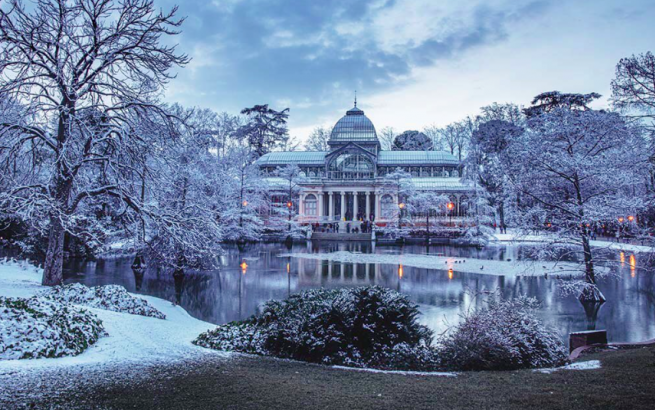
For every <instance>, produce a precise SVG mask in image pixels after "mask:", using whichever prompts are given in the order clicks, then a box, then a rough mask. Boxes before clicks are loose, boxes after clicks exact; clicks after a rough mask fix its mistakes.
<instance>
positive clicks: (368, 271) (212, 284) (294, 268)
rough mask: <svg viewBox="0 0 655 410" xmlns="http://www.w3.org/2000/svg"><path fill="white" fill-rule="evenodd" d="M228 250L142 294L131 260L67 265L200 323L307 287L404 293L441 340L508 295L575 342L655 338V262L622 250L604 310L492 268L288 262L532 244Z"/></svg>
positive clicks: (91, 282)
mask: <svg viewBox="0 0 655 410" xmlns="http://www.w3.org/2000/svg"><path fill="white" fill-rule="evenodd" d="M224 249H225V252H224V255H223V256H221V257H220V265H221V266H220V268H219V269H217V270H215V271H209V272H192V271H191V272H188V273H187V274H186V275H185V276H184V277H183V278H182V279H180V280H174V278H173V277H172V275H171V273H170V271H168V270H164V269H157V268H149V269H148V270H147V271H146V273H145V275H144V277H143V281H142V283H139V286H138V287H137V283H136V281H135V277H134V275H133V273H132V270H131V268H130V265H131V263H132V258H131V257H122V258H115V259H104V260H99V261H97V262H86V261H79V260H71V261H68V262H67V263H66V265H65V269H64V277H65V282H66V283H72V282H79V283H83V284H85V285H88V286H97V285H106V284H118V285H123V286H125V287H126V288H127V289H128V291H130V292H135V293H142V294H146V295H151V296H156V297H159V298H163V299H167V300H170V301H175V302H176V303H178V304H180V305H181V306H182V307H183V308H184V309H186V310H187V311H188V312H189V314H191V315H192V316H194V317H196V318H198V319H201V320H205V321H208V322H211V323H215V324H222V323H227V322H230V321H233V320H239V319H244V318H247V317H248V316H250V315H252V314H254V313H255V312H256V311H257V308H258V307H259V306H260V305H262V304H263V303H264V302H266V301H267V300H270V299H283V298H285V297H287V296H288V295H289V294H292V293H296V292H299V291H301V290H304V289H312V288H320V287H342V286H357V285H367V284H376V285H380V286H384V287H387V288H391V289H395V290H397V291H399V292H402V293H404V294H406V295H408V296H409V298H410V299H411V300H412V301H414V302H415V303H417V304H419V306H420V308H421V312H422V313H423V315H422V317H421V321H422V322H423V323H425V324H426V325H428V326H429V327H430V328H431V329H433V330H434V331H435V333H436V334H439V333H441V332H443V331H445V330H446V329H447V328H448V327H449V326H452V325H454V324H456V323H457V322H458V321H459V320H460V318H461V316H462V315H463V314H465V313H466V312H467V310H468V309H471V308H475V307H477V306H481V305H482V304H483V299H484V295H488V294H490V293H494V292H497V293H501V294H502V295H503V296H504V297H517V296H520V295H527V296H533V297H536V298H537V299H538V300H539V301H540V302H541V304H542V308H541V309H540V311H539V314H540V316H541V317H542V318H543V320H544V321H546V322H547V323H549V324H550V325H552V326H554V327H555V328H556V329H557V330H558V332H559V333H560V335H561V337H562V340H564V341H565V342H567V339H568V334H569V333H570V332H573V331H580V330H592V329H607V332H608V338H609V339H610V340H611V341H615V342H619V341H620V342H634V341H643V340H647V339H652V338H655V284H654V279H653V274H652V272H653V271H652V270H651V269H641V266H640V265H644V266H645V264H646V262H647V261H646V259H647V258H646V256H645V255H643V256H641V255H639V254H636V255H633V254H631V253H629V252H628V253H620V252H618V251H615V252H610V253H609V254H608V255H606V256H607V258H609V259H611V260H613V261H614V262H615V263H613V264H612V268H611V269H613V270H614V271H615V273H617V275H616V277H614V278H608V279H605V280H603V281H602V282H601V283H600V288H601V290H602V292H603V293H604V294H605V296H606V297H607V300H608V301H607V302H606V303H604V304H603V305H601V306H600V308H599V309H587V310H585V308H583V306H582V305H581V304H580V303H579V302H578V301H577V299H576V298H575V297H574V296H566V297H564V296H561V295H560V292H559V291H558V289H559V286H558V280H557V278H554V277H548V278H545V277H544V276H541V275H540V276H538V277H534V276H533V277H530V276H514V275H505V276H502V275H501V274H502V272H490V271H489V270H490V269H488V270H487V272H485V274H481V273H465V272H458V271H457V268H455V269H454V270H453V271H450V272H449V271H448V270H447V269H443V268H442V269H437V268H441V266H439V267H435V269H425V268H416V267H410V266H401V265H399V264H393V263H384V264H382V263H346V262H344V263H339V262H333V261H327V260H316V259H305V258H297V257H291V256H281V255H285V254H289V253H294V254H297V253H312V254H327V253H331V252H336V251H350V252H361V253H367V254H375V255H376V256H375V257H376V258H377V257H378V255H379V257H380V258H383V259H384V261H385V262H389V258H395V257H394V256H393V255H401V254H403V255H407V254H430V255H440V256H447V257H453V258H462V259H466V258H471V259H468V260H472V261H476V260H477V259H482V260H496V261H507V260H511V261H516V260H521V259H526V258H528V257H527V256H526V254H528V252H527V250H528V248H527V247H526V246H489V247H486V248H484V249H476V248H469V247H453V246H431V247H429V248H426V247H425V246H418V245H417V246H404V247H397V246H375V245H372V244H371V243H369V242H365V243H358V242H350V243H335V242H323V243H308V244H294V245H293V248H292V249H288V248H287V247H286V246H285V245H284V244H265V243H262V244H253V245H249V246H246V247H245V248H244V249H239V248H238V247H237V246H225V248H224ZM473 258H475V259H473ZM369 259H370V258H369ZM642 259H643V260H642ZM244 262H245V264H244ZM476 263H479V261H476ZM492 269H493V268H492ZM490 273H491V274H490ZM476 295H477V296H476Z"/></svg>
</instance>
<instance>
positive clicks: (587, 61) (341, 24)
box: [156, 0, 655, 140]
mask: <svg viewBox="0 0 655 410" xmlns="http://www.w3.org/2000/svg"><path fill="white" fill-rule="evenodd" d="M156 4H157V5H158V6H160V7H162V8H163V9H170V8H171V7H172V6H174V5H175V4H177V5H179V15H180V16H185V17H186V21H185V22H184V24H183V26H182V34H180V35H179V36H177V37H176V38H175V41H176V42H178V44H179V46H178V47H179V48H178V50H179V51H180V52H184V53H186V54H188V55H189V56H190V57H191V58H192V61H191V63H189V64H188V65H187V66H186V67H184V68H182V69H179V70H177V78H176V79H175V80H173V81H172V82H171V83H170V84H169V86H168V88H167V90H166V94H165V98H166V100H167V101H169V102H179V103H181V104H183V105H187V106H198V107H203V108H205V107H206V108H212V109H214V110H217V111H227V112H230V113H234V114H237V113H238V112H239V111H240V110H241V109H242V108H244V107H250V106H253V105H255V104H269V105H270V106H271V107H272V108H274V109H278V110H280V109H283V108H289V109H290V117H289V130H290V134H291V135H292V136H294V137H297V138H299V139H300V140H304V139H305V138H306V137H307V136H308V135H309V133H310V132H311V130H312V129H313V128H314V127H317V126H332V125H333V124H334V123H335V122H336V121H337V120H338V119H339V118H340V117H341V116H342V115H343V114H344V113H345V111H346V110H348V109H349V108H351V107H352V105H353V98H354V94H355V90H356V91H357V100H358V107H360V108H361V109H363V110H364V111H365V113H366V115H367V116H368V117H369V118H370V119H371V120H372V121H373V123H374V124H375V126H376V129H377V130H378V131H379V130H380V129H382V128H383V127H387V126H390V127H393V128H394V129H395V130H396V131H398V133H400V132H402V131H405V130H420V129H422V128H424V127H426V126H430V125H437V126H444V125H447V124H449V123H451V122H454V121H458V120H460V119H462V118H464V117H465V116H467V115H471V116H474V115H476V114H477V113H478V112H479V108H480V107H482V106H485V105H488V104H491V103H493V102H499V103H504V102H513V103H516V104H519V105H529V103H530V101H531V100H532V98H533V97H534V96H535V95H537V94H539V93H541V92H544V91H552V90H558V91H562V92H580V93H588V92H598V93H600V94H602V95H603V98H602V99H601V100H600V101H599V102H597V105H598V106H599V107H600V106H606V105H607V104H608V97H610V94H611V91H610V82H611V80H612V78H613V77H614V69H615V66H616V63H617V62H618V61H619V60H620V59H621V58H622V57H628V56H630V55H632V54H638V53H643V52H646V51H654V52H655V24H653V21H655V0H622V1H621V0H560V1H556V0H156Z"/></svg>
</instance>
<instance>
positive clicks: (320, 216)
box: [316, 192, 323, 221]
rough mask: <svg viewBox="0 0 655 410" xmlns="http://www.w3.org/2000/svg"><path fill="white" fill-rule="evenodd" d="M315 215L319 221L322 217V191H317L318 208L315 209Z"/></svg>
mask: <svg viewBox="0 0 655 410" xmlns="http://www.w3.org/2000/svg"><path fill="white" fill-rule="evenodd" d="M316 216H317V217H318V220H319V221H320V220H321V219H323V218H322V217H323V192H319V193H318V210H317V211H316Z"/></svg>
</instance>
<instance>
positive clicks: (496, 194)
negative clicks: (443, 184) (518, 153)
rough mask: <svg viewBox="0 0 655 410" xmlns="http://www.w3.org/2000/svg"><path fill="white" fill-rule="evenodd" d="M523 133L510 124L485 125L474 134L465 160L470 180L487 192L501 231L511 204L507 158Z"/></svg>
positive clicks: (495, 123) (489, 122) (508, 159)
mask: <svg viewBox="0 0 655 410" xmlns="http://www.w3.org/2000/svg"><path fill="white" fill-rule="evenodd" d="M522 133H523V129H522V128H520V127H518V126H516V125H514V124H511V123H509V122H507V121H503V120H490V121H487V122H483V123H482V124H480V126H479V127H478V129H477V130H475V131H474V132H473V135H472V138H471V144H470V147H469V154H468V157H467V160H466V170H467V175H468V177H469V179H471V180H472V181H474V182H475V183H476V184H477V185H478V186H480V187H482V188H483V189H484V195H485V196H486V198H487V202H488V204H489V205H490V206H492V207H494V208H495V209H496V212H497V214H498V218H499V221H500V226H501V227H502V226H505V225H506V222H505V204H506V203H507V202H508V200H509V189H508V186H507V185H508V181H507V179H506V176H505V169H506V168H507V166H508V164H509V162H510V161H512V158H510V157H509V156H508V148H509V146H510V144H512V143H514V142H515V141H516V139H517V138H518V137H519V136H520V135H521V134H522Z"/></svg>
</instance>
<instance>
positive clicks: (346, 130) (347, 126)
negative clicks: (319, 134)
mask: <svg viewBox="0 0 655 410" xmlns="http://www.w3.org/2000/svg"><path fill="white" fill-rule="evenodd" d="M329 142H330V143H340V142H374V143H377V142H378V136H377V134H376V133H375V127H374V126H373V123H372V122H371V120H369V119H368V117H367V116H365V115H364V111H362V110H360V109H359V108H357V106H356V105H355V107H354V108H351V109H350V110H348V111H347V112H346V115H344V116H343V117H341V119H340V120H339V121H337V123H336V124H335V125H334V128H333V129H332V134H330V141H329Z"/></svg>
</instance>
